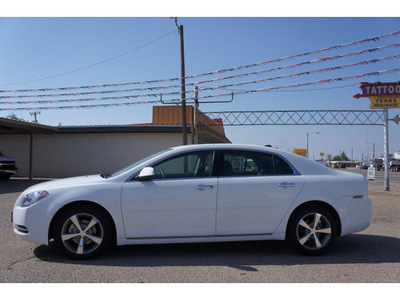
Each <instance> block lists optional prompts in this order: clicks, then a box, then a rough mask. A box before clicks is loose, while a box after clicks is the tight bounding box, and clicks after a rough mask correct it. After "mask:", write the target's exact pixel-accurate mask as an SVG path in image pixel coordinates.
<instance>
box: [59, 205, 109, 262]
mask: <svg viewBox="0 0 400 300" xmlns="http://www.w3.org/2000/svg"><path fill="white" fill-rule="evenodd" d="M78 227H80V228H78ZM113 235H114V232H113V226H112V220H111V218H110V217H109V215H108V214H107V213H106V212H105V211H104V210H103V209H101V208H99V207H96V206H94V205H90V204H80V205H76V206H72V207H68V208H67V209H65V210H64V211H63V212H62V213H61V214H60V215H59V216H58V217H57V219H56V220H55V223H54V231H53V236H54V244H55V246H56V248H57V249H58V250H59V251H60V252H61V253H62V254H64V255H65V256H67V257H70V258H73V259H78V260H82V259H89V258H92V257H94V256H97V255H99V254H100V253H103V252H105V251H106V250H107V249H108V248H109V246H110V245H111V243H112V241H113Z"/></svg>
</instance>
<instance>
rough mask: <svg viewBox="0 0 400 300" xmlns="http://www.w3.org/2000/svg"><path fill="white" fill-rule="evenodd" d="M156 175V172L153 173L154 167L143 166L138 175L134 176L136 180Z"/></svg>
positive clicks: (148, 178)
mask: <svg viewBox="0 0 400 300" xmlns="http://www.w3.org/2000/svg"><path fill="white" fill-rule="evenodd" d="M155 177H156V174H155V173H154V168H152V167H146V168H143V169H142V171H140V173H139V175H138V176H136V179H138V180H150V179H153V178H155Z"/></svg>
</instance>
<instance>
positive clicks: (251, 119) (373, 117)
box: [204, 110, 385, 126]
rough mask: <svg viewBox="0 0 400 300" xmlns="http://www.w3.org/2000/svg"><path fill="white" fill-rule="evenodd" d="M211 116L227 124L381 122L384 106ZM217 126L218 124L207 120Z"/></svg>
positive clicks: (211, 114) (247, 112) (212, 113)
mask: <svg viewBox="0 0 400 300" xmlns="http://www.w3.org/2000/svg"><path fill="white" fill-rule="evenodd" d="M204 114H205V115H206V116H207V117H209V118H210V119H222V122H223V124H224V126H247V125H369V126H370V125H380V126H382V125H383V124H384V121H385V118H384V112H383V111H382V110H282V111H222V112H205V113H204ZM207 125H209V126H213V125H214V124H207Z"/></svg>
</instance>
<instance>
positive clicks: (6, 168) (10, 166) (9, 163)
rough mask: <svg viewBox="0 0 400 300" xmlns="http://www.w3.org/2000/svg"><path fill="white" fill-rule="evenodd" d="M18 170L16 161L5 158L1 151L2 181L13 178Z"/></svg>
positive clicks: (0, 171) (0, 168) (0, 169)
mask: <svg viewBox="0 0 400 300" xmlns="http://www.w3.org/2000/svg"><path fill="white" fill-rule="evenodd" d="M17 171H18V168H17V166H16V164H15V160H14V159H13V158H10V157H6V156H4V155H3V154H2V153H1V151H0V180H8V179H9V178H10V177H11V176H13V175H15V174H16V173H17Z"/></svg>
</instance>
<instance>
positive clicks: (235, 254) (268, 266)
mask: <svg viewBox="0 0 400 300" xmlns="http://www.w3.org/2000/svg"><path fill="white" fill-rule="evenodd" d="M347 171H351V172H358V173H361V174H363V175H364V176H366V173H367V171H366V170H357V169H351V170H350V169H348V170H347ZM390 176H391V178H390V191H384V186H383V172H382V171H380V172H378V171H377V172H376V178H375V180H374V181H369V196H370V198H371V199H372V202H373V216H372V224H371V226H370V227H369V228H368V229H367V230H365V231H363V232H360V233H356V234H351V235H348V236H345V237H342V238H339V239H338V240H337V241H336V243H335V245H334V246H333V248H332V249H331V250H330V251H329V252H328V253H326V254H325V255H322V256H318V257H307V256H302V255H300V254H298V253H297V252H295V251H294V250H293V249H292V248H291V247H290V246H288V245H287V244H286V243H285V242H284V241H261V242H235V243H205V244H178V245H139V246H137V245H136V246H123V247H116V248H113V249H111V250H110V251H109V252H108V253H106V254H104V255H102V256H100V257H98V258H96V259H92V260H88V261H74V260H70V259H67V258H65V257H63V256H61V255H60V254H59V253H57V252H56V251H55V249H54V247H53V246H52V245H51V246H44V245H37V244H33V243H30V242H26V241H24V240H22V239H20V238H18V237H17V236H15V235H14V234H13V231H12V224H11V222H10V214H11V210H12V208H13V205H14V202H15V200H16V198H17V197H18V195H19V194H20V193H21V192H22V191H23V190H24V189H25V188H27V187H29V186H30V185H32V184H35V183H39V182H41V181H43V180H33V181H29V180H26V179H23V178H22V179H21V178H16V179H10V180H9V181H2V182H1V181H0V257H1V260H0V282H1V283H7V282H8V283H14V282H17V283H31V282H32V283H33V282H42V283H46V282H54V283H65V282H69V283H86V282H92V283H106V282H114V283H119V282H123V283H125V282H126V283H170V282H171V283H260V282H262V283H371V282H375V283H381V282H382V283H389V282H391V283H399V282H400V229H399V228H400V172H399V173H396V172H393V173H392V172H391V173H390Z"/></svg>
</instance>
